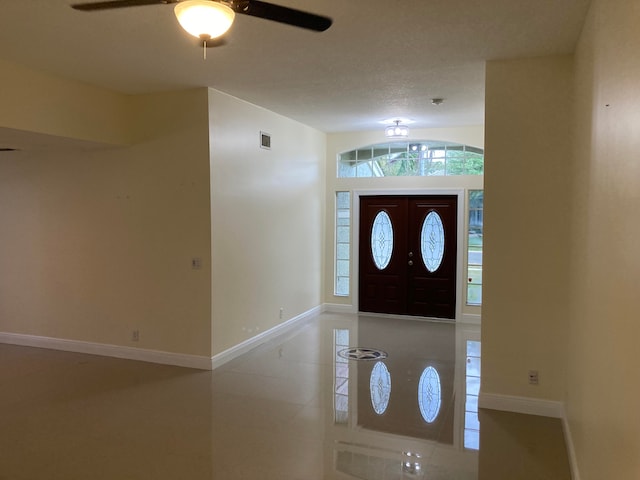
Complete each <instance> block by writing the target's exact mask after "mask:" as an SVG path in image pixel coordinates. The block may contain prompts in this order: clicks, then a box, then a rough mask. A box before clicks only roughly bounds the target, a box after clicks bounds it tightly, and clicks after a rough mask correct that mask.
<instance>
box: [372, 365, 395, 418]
mask: <svg viewBox="0 0 640 480" xmlns="http://www.w3.org/2000/svg"><path fill="white" fill-rule="evenodd" d="M369 390H370V391H371V405H372V406H373V410H374V411H375V412H376V413H377V414H378V415H382V414H383V413H384V412H385V411H386V410H387V407H388V406H389V398H390V397H391V374H390V373H389V370H388V369H387V366H386V365H385V364H384V363H382V362H377V363H376V364H375V365H374V366H373V370H371V377H370V379H369Z"/></svg>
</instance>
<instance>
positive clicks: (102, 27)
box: [0, 0, 589, 132]
mask: <svg viewBox="0 0 640 480" xmlns="http://www.w3.org/2000/svg"><path fill="white" fill-rule="evenodd" d="M272 1H273V3H277V4H280V5H285V6H289V7H293V8H297V9H302V10H308V11H311V12H313V13H319V14H322V15H326V16H329V17H331V18H333V22H334V23H333V26H332V27H331V28H330V29H329V30H327V31H326V32H323V33H316V32H311V31H307V30H303V29H299V28H295V27H291V26H288V25H284V24H279V23H275V22H271V21H267V20H263V19H258V18H254V17H249V16H246V15H238V16H236V21H235V23H234V25H233V26H232V29H231V31H230V33H229V34H228V36H227V37H228V38H227V44H226V45H224V46H221V47H215V48H210V49H208V51H207V59H206V60H204V59H203V55H202V48H198V46H197V45H196V41H195V39H193V38H192V37H190V36H188V35H187V34H186V33H185V32H184V31H183V30H182V29H181V28H180V27H179V26H178V24H177V22H176V20H175V17H174V14H173V7H172V6H171V5H154V6H146V7H134V8H126V9H119V10H110V11H100V12H90V13H88V12H80V11H76V10H73V9H71V8H70V7H69V5H70V4H71V3H74V0H4V1H3V2H2V14H1V15H0V58H2V59H4V60H8V61H11V62H14V63H19V64H22V65H25V66H27V67H31V68H35V69H39V70H44V71H48V72H51V73H54V74H57V75H61V76H64V77H69V78H74V79H78V80H81V81H84V82H87V83H90V84H94V85H99V86H102V87H106V88H109V89H112V90H116V91H119V92H125V93H144V92H157V91H165V90H173V89H180V88H185V87H195V86H209V87H213V88H216V89H218V90H221V91H224V92H227V93H229V94H231V95H234V96H237V97H240V98H242V99H244V100H247V101H249V102H251V103H254V104H257V105H260V106H263V107H265V108H267V109H269V110H272V111H274V112H278V113H280V114H282V115H285V116H287V117H290V118H293V119H296V120H298V121H300V122H302V123H305V124H307V125H310V126H313V127H316V128H318V129H319V130H322V131H325V132H343V131H357V130H374V129H377V128H381V125H380V124H379V122H380V121H381V120H384V119H388V118H392V117H403V118H409V119H411V120H413V121H414V122H415V123H414V124H413V127H436V126H455V125H474V124H482V123H483V121H484V62H485V61H486V60H488V59H508V58H516V57H530V56H541V55H551V54H564V53H571V52H572V51H573V49H574V46H575V43H576V40H577V38H578V35H579V33H580V30H581V27H582V24H583V21H584V17H585V15H586V11H587V9H588V5H589V0H272ZM0 73H1V72H0ZM523 93H525V92H523ZM434 97H439V98H444V99H445V102H444V104H443V105H440V106H438V107H435V106H433V105H431V98H434Z"/></svg>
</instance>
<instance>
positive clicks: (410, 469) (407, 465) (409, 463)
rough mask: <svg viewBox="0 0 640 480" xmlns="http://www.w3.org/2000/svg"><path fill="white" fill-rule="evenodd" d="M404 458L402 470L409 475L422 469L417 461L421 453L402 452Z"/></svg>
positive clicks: (415, 473)
mask: <svg viewBox="0 0 640 480" xmlns="http://www.w3.org/2000/svg"><path fill="white" fill-rule="evenodd" d="M403 454H404V456H405V457H406V460H404V461H403V462H402V471H403V472H404V473H408V474H410V475H417V474H419V473H420V471H421V470H422V465H421V463H420V462H419V461H418V460H419V459H420V457H421V455H419V454H417V453H411V452H403Z"/></svg>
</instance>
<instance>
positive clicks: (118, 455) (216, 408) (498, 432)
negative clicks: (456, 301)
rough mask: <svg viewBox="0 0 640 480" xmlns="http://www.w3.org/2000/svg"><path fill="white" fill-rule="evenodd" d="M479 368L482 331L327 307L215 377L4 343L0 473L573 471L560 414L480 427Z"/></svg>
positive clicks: (382, 475) (379, 478)
mask: <svg viewBox="0 0 640 480" xmlns="http://www.w3.org/2000/svg"><path fill="white" fill-rule="evenodd" d="M348 347H369V348H375V349H380V350H382V351H383V352H385V353H386V354H387V357H386V358H384V359H382V360H375V359H374V360H360V361H354V360H347V359H345V358H344V354H343V353H342V354H341V352H342V351H343V350H345V349H347V348H348ZM480 362H481V346H480V333H479V329H478V328H477V327H470V326H457V327H456V326H455V325H452V324H447V323H437V322H422V321H413V320H406V321H405V320H394V319H388V318H378V317H363V316H361V317H357V316H355V315H333V314H323V315H321V316H320V317H319V318H318V319H316V320H314V321H311V322H308V323H306V324H305V325H302V326H301V327H300V328H299V329H297V330H295V331H292V332H289V333H288V334H287V335H286V336H284V337H282V338H280V339H278V340H277V341H272V342H268V343H265V344H264V345H261V346H260V347H258V348H256V349H254V350H253V351H251V352H249V353H247V354H245V355H243V356H241V357H239V358H237V359H235V360H233V361H231V362H229V363H227V364H226V365H224V366H223V367H220V368H219V369H217V370H215V371H213V372H205V371H197V370H189V369H183V368H178V367H169V366H162V365H153V364H148V363H142V362H134V361H127V360H119V359H113V358H104V357H98V356H91V355H81V354H73V353H66V352H56V351H49V350H43V349H34V348H26V347H17V346H9V345H0V392H2V393H1V395H0V432H2V435H0V479H2V480H7V479H12V480H14V479H15V480H27V479H29V480H31V479H66V480H72V479H87V478H91V479H154V480H162V479H194V480H200V479H202V480H209V479H211V480H213V479H215V480H218V479H220V480H222V479H224V480H236V479H262V480H270V479H274V480H275V479H277V480H289V479H290V480H315V479H318V480H320V479H324V480H334V479H335V480H341V479H354V478H359V479H364V480H395V479H424V480H427V479H428V480H438V479H440V480H445V479H446V480H454V479H455V480H466V479H469V480H471V479H474V480H475V479H478V478H479V479H489V478H491V479H503V478H504V479H516V478H517V479H522V480H527V479H532V480H538V479H540V480H542V479H559V480H562V479H569V478H570V475H569V471H568V466H567V460H566V452H565V450H564V446H563V439H562V429H561V428H560V424H559V422H558V421H556V420H552V419H538V418H536V417H528V416H524V415H515V414H506V413H503V412H491V411H481V412H480V421H478V408H477V404H478V403H477V395H478V390H479V385H480V371H481V368H480ZM481 424H482V428H481V429H480V425H481ZM479 446H480V447H481V450H480V452H479V451H478V447H479Z"/></svg>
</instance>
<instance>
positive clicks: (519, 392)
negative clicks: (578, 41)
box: [482, 57, 572, 401]
mask: <svg viewBox="0 0 640 480" xmlns="http://www.w3.org/2000/svg"><path fill="white" fill-rule="evenodd" d="M571 81H572V58H571V57H551V58H535V59H524V60H513V61H492V62H488V64H487V69H486V87H485V88H486V107H485V108H486V114H485V119H486V124H485V132H486V134H485V156H486V158H487V161H486V165H485V196H484V202H485V203H484V208H485V212H484V213H485V216H484V268H483V270H484V271H483V279H484V286H483V296H484V298H483V308H482V391H483V393H485V394H487V393H489V394H502V395H514V396H523V397H533V398H540V399H550V400H558V401H560V400H563V398H564V391H565V383H566V372H565V370H566V368H565V366H566V352H565V349H566V344H567V313H568V309H567V294H568V288H567V280H568V254H569V219H570V216H569V213H570V212H569V201H570V198H571V197H570V189H569V174H570V171H569V165H570V164H571V142H570V121H571ZM529 370H538V372H539V377H540V384H539V385H537V386H531V385H529V384H528V371H529Z"/></svg>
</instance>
